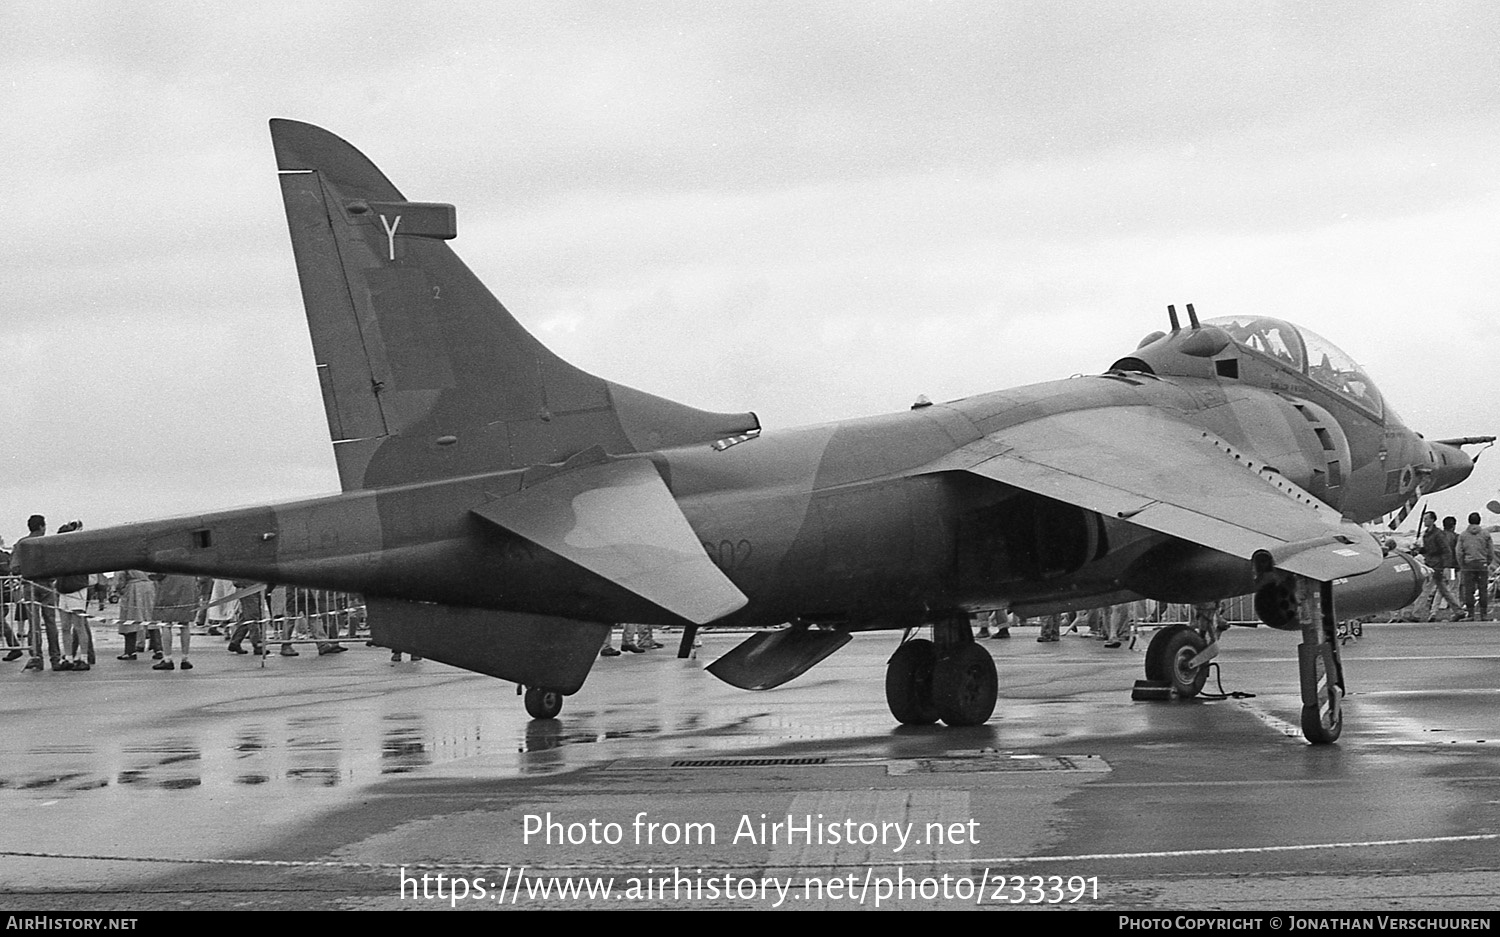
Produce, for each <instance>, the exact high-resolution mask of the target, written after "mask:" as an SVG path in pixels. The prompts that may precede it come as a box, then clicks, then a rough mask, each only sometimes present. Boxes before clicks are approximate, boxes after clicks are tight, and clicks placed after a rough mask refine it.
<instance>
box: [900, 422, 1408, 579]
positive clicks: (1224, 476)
mask: <svg viewBox="0 0 1500 937" xmlns="http://www.w3.org/2000/svg"><path fill="white" fill-rule="evenodd" d="M1143 455H1144V456H1145V457H1143ZM955 470H957V471H967V472H972V473H974V474H976V475H980V476H983V477H985V478H989V479H992V480H994V481H998V482H1003V483H1005V484H1007V485H1013V486H1015V487H1017V488H1022V489H1025V490H1027V491H1031V492H1035V493H1036V494H1040V495H1045V496H1046V497H1049V498H1054V499H1056V500H1058V501H1064V502H1067V503H1069V504H1074V505H1077V506H1078V507H1081V508H1085V509H1087V510H1090V511H1097V512H1099V513H1101V514H1105V515H1107V516H1110V517H1117V518H1120V519H1122V520H1125V521H1128V522H1130V523H1132V524H1137V525H1139V526H1141V527H1145V528H1148V529H1150V530H1155V531H1158V532H1160V533H1164V534H1169V535H1170V536H1173V537H1178V538H1180V539H1183V540H1188V541H1191V542H1193V543H1198V544H1202V545H1203V546H1206V547H1210V548H1212V549H1215V550H1219V551H1222V552H1224V553H1228V554H1230V555H1232V556H1240V557H1244V558H1245V559H1247V560H1248V559H1250V558H1251V557H1253V556H1254V555H1255V554H1256V553H1257V552H1259V551H1262V550H1264V551H1267V552H1269V553H1270V554H1271V556H1272V558H1273V559H1274V560H1275V565H1276V566H1277V568H1280V569H1284V570H1287V571H1288V572H1292V573H1296V574H1298V575H1303V576H1309V577H1311V578H1313V579H1318V580H1323V581H1328V580H1332V579H1336V578H1339V577H1342V576H1358V575H1360V574H1362V573H1367V572H1369V571H1370V570H1372V569H1374V568H1375V567H1377V566H1378V565H1380V561H1381V551H1380V547H1379V545H1378V544H1377V543H1376V542H1375V539H1374V538H1373V537H1372V536H1370V534H1369V533H1367V532H1366V531H1364V530H1363V529H1361V528H1360V527H1359V526H1358V525H1356V524H1353V523H1350V522H1348V521H1346V520H1344V519H1343V517H1342V516H1341V515H1340V514H1339V512H1338V511H1336V510H1335V509H1333V508H1332V507H1329V506H1328V505H1327V504H1324V503H1323V502H1322V501H1319V500H1318V499H1316V498H1314V497H1313V496H1312V495H1309V494H1308V493H1307V492H1305V491H1303V490H1302V489H1300V488H1298V487H1297V486H1296V485H1294V484H1292V483H1291V482H1290V481H1288V480H1287V479H1286V478H1285V477H1283V476H1282V475H1281V474H1279V473H1278V472H1276V471H1275V470H1274V469H1271V468H1269V467H1268V466H1265V465H1262V464H1260V463H1259V462H1257V461H1256V460H1254V459H1251V458H1250V457H1248V456H1247V455H1246V454H1244V453H1242V452H1240V451H1238V450H1236V449H1235V448H1234V447H1233V446H1231V445H1230V444H1229V443H1227V442H1225V441H1224V440H1223V439H1221V438H1220V437H1218V436H1217V435H1215V434H1213V433H1211V432H1208V431H1207V430H1203V429H1200V428H1198V427H1195V426H1191V425H1188V424H1186V423H1183V422H1180V421H1178V420H1175V419H1173V418H1172V417H1170V416H1168V415H1166V414H1164V413H1162V412H1161V411H1160V410H1156V409H1153V408H1150V407H1110V408H1104V409H1097V410H1077V411H1072V412H1068V413H1060V414H1055V415H1052V416H1047V417H1042V418H1040V419H1036V420H1032V421H1030V422H1027V423H1024V424H1021V425H1019V426H1015V427H1012V428H1009V429H1005V430H1002V431H1001V432H998V433H994V434H992V435H990V436H987V437H985V438H984V439H981V440H978V441H976V442H973V443H970V444H969V445H967V446H964V447H962V448H960V449H957V450H955V451H954V452H953V453H951V454H950V455H948V456H945V457H944V458H942V459H940V460H938V461H937V462H935V463H933V464H931V465H928V466H926V467H924V468H923V472H924V473H925V472H938V471H955Z"/></svg>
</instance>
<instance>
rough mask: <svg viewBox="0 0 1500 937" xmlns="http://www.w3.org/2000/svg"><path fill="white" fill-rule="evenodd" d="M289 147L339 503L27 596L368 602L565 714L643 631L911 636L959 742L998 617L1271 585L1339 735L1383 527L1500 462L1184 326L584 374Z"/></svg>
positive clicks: (1311, 710) (776, 651) (99, 549)
mask: <svg viewBox="0 0 1500 937" xmlns="http://www.w3.org/2000/svg"><path fill="white" fill-rule="evenodd" d="M271 136H272V140H273V141H274V144H275V150H276V161H277V166H278V168H279V170H280V181H281V187H282V193H283V196H284V198H285V202H286V214H287V222H288V225H289V227H290V230H291V237H292V245H293V248H294V252H295V256H296V263H297V272H298V275H299V276H300V278H301V283H302V297H303V301H304V303H305V305H306V308H307V320H308V326H309V329H310V331H311V333H312V342H313V349H314V352H315V356H316V359H317V377H318V382H319V384H320V386H321V388H322V393H323V405H324V410H325V413H326V416H327V419H328V428H329V432H330V434H331V436H332V440H333V448H334V452H335V454H336V457H337V463H338V471H339V478H340V482H341V485H342V488H343V491H342V493H341V494H337V495H333V496H329V497H322V498H316V499H311V500H304V501H297V502H293V503H287V504H276V505H271V506H269V507H262V508H251V509H245V510H235V511H226V512H222V513H216V514H206V515H203V516H198V517H188V518H180V519H176V520H167V521H155V522H149V523H139V524H131V525H128V526H123V527H116V528H113V529H105V530H94V531H82V532H76V533H70V534H65V535H62V536H54V537H43V538H36V539H29V540H25V541H22V542H21V543H20V544H18V550H19V552H20V556H21V558H22V564H23V568H24V570H25V572H26V574H27V575H29V576H32V577H52V576H58V575H62V574H65V573H76V572H90V571H97V570H113V569H128V568H133V569H143V570H153V571H159V572H178V573H195V574H202V575H212V576H218V577H224V578H237V579H254V580H258V581H266V582H277V583H292V584H298V585H304V586H316V587H323V588H329V589H339V590H345V591H350V592H358V593H362V594H363V595H364V596H365V597H366V600H367V603H368V611H369V622H370V628H371V633H372V635H373V638H374V640H375V642H376V643H378V644H381V645H384V646H388V647H391V648H395V649H399V650H404V651H410V652H412V653H416V654H420V655H422V656H424V657H428V658H432V659H436V660H439V661H443V662H446V663H449V664H452V665H454V666H457V667H463V668H466V669H469V670H474V671H478V672H480V673H486V674H491V675H493V676H495V677H499V678H502V679H505V680H511V681H515V682H517V683H519V684H522V685H524V686H525V687H526V688H527V694H526V706H527V709H528V710H529V711H530V712H531V713H532V714H533V715H535V716H538V717H550V716H554V715H556V714H557V712H558V711H559V709H560V708H561V705H562V698H563V697H564V696H566V695H569V694H572V693H575V692H577V691H578V690H579V688H580V687H582V686H583V683H584V680H585V678H586V677H587V675H588V672H589V668H590V667H591V666H592V663H593V661H594V660H595V659H596V657H597V656H598V653H599V649H600V645H601V644H602V642H603V640H604V637H605V635H606V633H607V629H609V628H610V627H611V625H612V624H613V623H615V622H621V621H631V622H654V623H657V624H663V625H678V626H682V627H683V628H684V629H685V634H684V646H686V644H687V643H688V642H690V641H691V639H692V636H693V634H694V632H695V631H696V629H697V628H699V627H700V626H704V625H722V626H730V625H732V626H736V627H745V626H752V627H754V626H772V625H778V624H782V623H790V624H791V627H789V628H785V629H782V630H778V631H763V632H760V633H758V634H755V635H753V636H752V637H751V638H749V639H748V640H747V641H746V642H745V643H744V644H742V645H740V646H739V647H737V648H736V649H734V650H733V651H731V652H730V653H729V654H727V655H725V656H724V657H723V658H721V659H720V660H719V661H717V662H715V664H714V665H713V666H712V667H711V668H710V669H711V670H713V671H714V672H715V673H716V674H717V675H719V676H720V677H722V678H723V679H726V680H728V681H729V682H731V683H733V684H735V685H737V686H743V687H748V688H764V687H771V686H776V685H778V684H780V683H783V682H785V681H786V680H789V679H791V678H793V677H795V676H797V675H798V674H800V673H802V672H804V671H806V670H807V669H808V668H810V667H812V666H813V665H815V664H816V663H817V662H818V661H820V660H822V659H823V658H824V657H826V656H828V655H829V654H831V653H833V652H834V651H835V650H837V649H838V647H840V646H841V645H842V644H843V643H844V642H846V641H848V640H849V635H850V633H851V632H856V631H872V630H881V629H886V630H894V631H897V632H902V631H904V632H905V636H904V639H903V640H902V641H901V642H900V643H899V646H898V647H897V648H896V651H895V654H894V655H893V656H892V658H891V660H890V663H889V665H888V668H887V672H886V681H885V682H886V695H887V700H888V702H889V704H890V708H891V711H892V713H893V714H894V715H895V717H896V718H897V719H898V720H900V721H901V722H906V723H926V722H933V721H936V720H939V719H941V720H943V721H944V722H946V723H948V724H950V725H972V724H977V723H982V722H984V721H985V720H987V719H988V718H989V717H990V715H991V713H992V711H993V709H994V706H995V701H996V696H997V677H996V670H995V665H994V662H993V660H992V658H991V657H990V654H989V652H988V651H987V650H986V649H984V648H983V647H981V646H979V645H976V644H975V643H974V640H973V632H972V629H971V625H970V617H971V614H972V613H973V612H975V611H978V610H983V609H994V608H1005V607H1009V608H1013V609H1015V610H1016V611H1017V612H1018V613H1020V614H1023V615H1028V614H1044V613H1048V612H1053V611H1059V610H1064V609H1083V608H1089V607H1096V606H1102V605H1107V604H1113V603H1117V602H1121V601H1126V600H1131V599H1136V598H1141V597H1144V598H1151V599H1163V600H1169V601H1174V602H1200V601H1209V600H1213V599H1217V598H1221V597H1225V596H1232V595H1240V594H1245V593H1249V592H1252V591H1253V592H1256V593H1257V608H1258V612H1259V614H1260V615H1261V617H1262V619H1263V620H1264V621H1265V622H1266V623H1267V624H1269V625H1272V626H1274V627H1277V628H1283V629H1286V630H1291V631H1299V632H1301V634H1302V644H1301V646H1300V661H1301V664H1300V669H1301V679H1302V694H1303V703H1304V707H1303V720H1302V721H1303V729H1304V732H1305V733H1306V735H1307V737H1308V738H1309V739H1311V740H1312V741H1315V742H1328V741H1332V740H1333V739H1335V738H1337V736H1338V734H1339V731H1340V728H1341V725H1342V715H1341V711H1340V705H1339V703H1340V699H1341V697H1342V693H1343V675H1342V670H1341V668H1340V664H1339V657H1338V649H1337V642H1336V641H1335V640H1334V637H1333V635H1334V623H1335V610H1334V607H1333V605H1334V589H1333V583H1334V581H1335V580H1344V579H1347V580H1348V582H1347V583H1346V584H1344V585H1341V586H1340V590H1341V591H1340V592H1339V601H1340V602H1361V601H1363V602H1366V603H1367V604H1368V603H1369V602H1371V601H1376V600H1380V599H1385V600H1388V601H1390V602H1394V603H1395V604H1401V603H1402V602H1404V601H1406V600H1407V597H1408V596H1409V594H1410V589H1409V586H1410V584H1411V583H1412V582H1413V581H1414V579H1415V576H1416V573H1415V572H1413V571H1412V570H1411V568H1410V564H1409V562H1405V563H1404V568H1403V562H1404V558H1402V557H1400V556H1396V557H1394V558H1392V559H1389V560H1385V561H1383V560H1382V555H1381V550H1380V547H1379V546H1378V545H1377V544H1376V542H1375V540H1374V539H1373V538H1372V537H1371V536H1370V535H1369V534H1368V533H1366V532H1365V531H1364V530H1363V529H1361V527H1360V526H1359V524H1360V523H1361V522H1366V521H1370V520H1372V519H1374V518H1378V517H1381V516H1383V515H1386V514H1389V513H1392V512H1396V511H1399V510H1402V509H1403V508H1407V507H1409V506H1410V505H1411V503H1412V502H1413V501H1414V499H1415V498H1416V497H1417V496H1418V495H1419V494H1420V493H1423V492H1433V491H1437V490H1440V489H1443V488H1447V487H1449V486H1451V485H1454V484H1456V483H1458V482H1459V481H1461V480H1463V479H1464V478H1465V477H1466V476H1467V475H1468V474H1469V471H1470V469H1471V467H1472V463H1471V461H1470V459H1469V457H1468V456H1467V455H1465V453H1464V452H1463V451H1462V449H1461V448H1460V447H1461V446H1462V445H1466V444H1469V443H1471V442H1476V441H1479V440H1477V439H1472V438H1471V439H1463V440H1449V441H1446V442H1433V441H1428V440H1424V439H1423V438H1422V437H1421V436H1419V435H1417V434H1416V433H1414V432H1412V431H1410V430H1408V429H1407V428H1406V427H1404V426H1403V425H1402V424H1401V422H1400V420H1399V419H1398V418H1397V417H1396V415H1395V414H1394V413H1393V412H1392V411H1391V409H1390V408H1389V407H1388V406H1387V405H1386V402H1385V401H1384V399H1383V398H1382V397H1381V395H1380V392H1379V391H1378V390H1376V388H1375V385H1374V384H1373V383H1371V381H1370V379H1369V378H1368V377H1367V376H1366V375H1365V374H1364V372H1363V371H1361V370H1360V368H1359V367H1357V366H1356V365H1355V364H1354V362H1353V361H1352V360H1351V359H1350V358H1349V357H1348V356H1346V355H1345V354H1343V353H1342V352H1340V351H1339V349H1337V348H1336V347H1334V346H1333V345H1332V344H1330V343H1329V342H1327V341H1325V340H1324V339H1322V338H1321V337H1319V336H1317V335H1315V334H1314V333H1313V332H1311V331H1309V330H1307V329H1303V328H1298V327H1296V326H1294V325H1291V324H1290V323H1288V322H1285V321H1282V320H1280V319H1275V318H1269V317H1261V316H1239V317H1234V318H1225V319H1215V320H1209V321H1204V322H1201V323H1200V322H1199V321H1198V319H1197V317H1196V315H1194V314H1193V312H1192V309H1191V307H1189V310H1188V311H1189V316H1190V324H1189V325H1188V326H1187V327H1181V326H1180V325H1179V322H1178V320H1177V317H1176V313H1175V312H1173V313H1172V321H1171V326H1172V327H1171V331H1169V332H1154V333H1152V334H1151V335H1148V336H1147V337H1146V338H1145V339H1144V340H1143V341H1142V342H1141V343H1140V346H1139V347H1137V348H1136V349H1135V350H1133V351H1131V352H1130V353H1129V354H1127V355H1125V356H1124V357H1121V358H1120V359H1119V360H1117V361H1115V362H1114V363H1112V364H1110V365H1109V366H1108V367H1107V368H1106V369H1105V370H1104V372H1103V373H1101V374H1097V375H1093V376H1087V377H1079V378H1075V379H1070V380H1062V381H1057V382H1053V383H1047V384H1038V385H1034V386H1030V387H1023V388H1019V389H1015V390H1003V391H996V392H994V393H988V394H982V395H979V396H977V397H969V398H966V399H963V400H955V401H951V402H948V403H938V404H930V405H919V406H916V407H913V408H912V409H910V410H908V411H905V412H901V413H894V414H889V415H885V416H875V417H868V418H864V419H856V420H848V421H844V422H838V423H830V424H826V425H822V426H806V427H800V428H793V429H780V428H775V429H767V428H763V427H762V426H761V425H760V422H759V421H758V420H757V419H756V417H755V415H754V414H753V413H710V412H705V411H702V410H697V409H694V408H692V407H688V406H685V405H683V404H679V403H674V402H673V401H670V400H664V399H662V398H660V397H656V396H653V395H651V394H649V393H645V392H643V391H639V390H633V389H631V388H629V387H626V386H623V385H620V384H615V383H613V382H611V381H607V380H603V379H601V378H598V377H595V376H593V375H591V374H588V373H585V372H584V371H581V370H579V369H578V368H575V367H573V366H572V365H570V364H568V363H567V362H565V361H563V360H561V359H560V358H558V357H557V356H556V355H554V354H552V353H551V352H550V351H548V350H547V349H546V348H545V347H543V346H542V345H541V344H540V343H539V342H538V341H537V340H536V339H535V338H533V337H532V336H531V334H529V333H528V332H527V331H526V330H525V329H524V328H522V326H521V325H520V324H519V323H518V322H517V321H516V320H515V319H514V318H513V317H512V316H511V315H510V313H509V312H507V311H506V310H505V308H504V307H503V306H501V304H500V303H499V302H498V301H497V300H496V299H495V297H494V296H493V295H491V293H490V292H489V290H487V289H486V288H485V287H484V285H483V284H481V283H480V282H479V281H478V280H477V279H476V278H475V277H474V275H473V274H472V273H471V272H470V271H469V269H468V267H466V266H465V265H464V264H463V263H462V262H461V261H460V260H459V259H458V257H457V256H455V254H454V253H453V252H452V250H450V249H449V246H448V245H447V244H446V243H445V242H446V241H448V240H451V239H452V238H454V237H455V236H456V234H457V229H456V222H455V214H454V209H453V207H452V206H451V205H446V204H437V203H428V202H413V201H410V200H408V199H407V198H406V197H405V196H404V195H402V194H401V192H400V191H398V190H397V189H396V187H395V186H394V185H392V184H391V183H390V182H389V181H388V180H387V179H386V177H385V176H384V175H383V174H382V173H381V172H380V170H378V169H377V168H376V167H375V166H374V164H372V163H371V162H370V160H368V159H367V158H366V157H365V156H364V155H363V154H361V153H360V152H359V151H358V150H356V149H354V148H353V147H352V146H350V145H349V144H348V143H346V142H344V141H343V140H341V139H339V138H338V137H336V136H334V135H333V134H331V133H328V132H327V131H325V130H322V129H319V128H317V127H313V126H310V125H308V124H303V123H298V122H295V121H290V120H273V121H272V122H271ZM1403 574H1404V576H1403ZM1393 580H1395V581H1396V585H1395V586H1392V585H1391V583H1392V581H1393ZM1362 583H1368V584H1369V587H1368V588H1365V587H1364V586H1362ZM1397 593H1399V595H1398V594H1397ZM924 625H925V626H930V628H931V634H932V638H931V639H930V640H929V639H927V638H918V637H914V634H915V633H916V628H917V626H924ZM1215 639H1216V635H1215V634H1214V633H1213V632H1212V630H1211V629H1203V630H1198V629H1194V628H1190V627H1187V626H1176V627H1172V628H1167V629H1164V630H1162V631H1161V632H1159V633H1158V635H1157V637H1156V638H1155V639H1154V640H1153V641H1152V644H1151V646H1150V648H1149V650H1148V653H1147V655H1146V671H1147V676H1148V677H1150V678H1153V679H1156V680H1162V681H1165V682H1167V683H1169V684H1171V685H1172V686H1173V687H1175V688H1176V690H1177V691H1178V692H1179V693H1181V694H1185V695H1191V694H1192V693H1194V692H1196V691H1197V690H1198V688H1200V687H1201V686H1202V678H1203V675H1204V673H1205V670H1206V661H1207V660H1208V658H1210V657H1211V656H1212V652H1213V651H1214V650H1215V648H1214V647H1213V646H1211V645H1212V642H1213V641H1214V640H1215Z"/></svg>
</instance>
